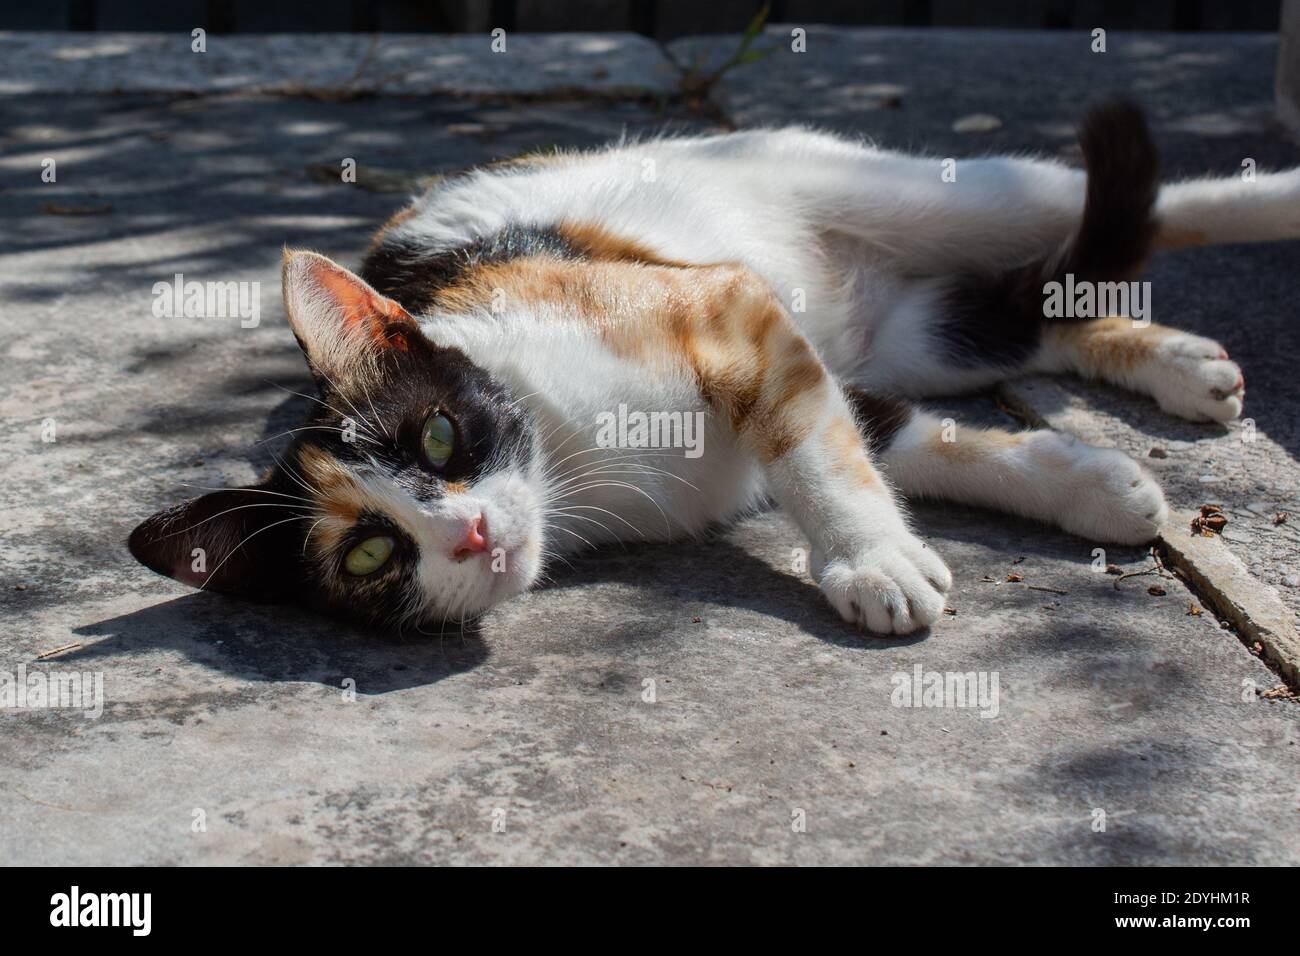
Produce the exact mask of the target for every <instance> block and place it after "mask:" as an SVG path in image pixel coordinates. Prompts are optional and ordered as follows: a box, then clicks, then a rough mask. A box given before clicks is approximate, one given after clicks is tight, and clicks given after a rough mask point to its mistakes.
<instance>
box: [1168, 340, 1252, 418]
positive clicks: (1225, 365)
mask: <svg viewBox="0 0 1300 956" xmlns="http://www.w3.org/2000/svg"><path fill="white" fill-rule="evenodd" d="M1149 376H1150V383H1149V384H1150V387H1151V393H1152V395H1154V396H1155V399H1156V401H1157V402H1158V403H1159V405H1160V407H1161V408H1163V409H1164V410H1165V411H1167V412H1169V413H1170V414H1171V415H1177V416H1178V417H1180V418H1186V419H1188V420H1189V421H1194V422H1229V421H1232V420H1234V419H1235V418H1237V417H1238V416H1240V415H1241V409H1242V403H1243V400H1244V399H1245V395H1246V381H1245V378H1244V377H1243V376H1242V374H1241V367H1240V366H1239V365H1237V363H1236V362H1234V361H1232V360H1231V359H1229V358H1228V353H1227V352H1226V351H1224V349H1223V346H1221V345H1219V343H1217V342H1215V341H1214V340H1213V339H1207V338H1202V337H1201V336H1199V335H1189V334H1187V333H1186V332H1178V333H1175V334H1173V335H1171V336H1170V337H1169V338H1167V339H1165V340H1164V341H1163V342H1161V343H1160V345H1159V347H1158V348H1157V350H1156V355H1155V361H1154V362H1153V363H1152V364H1151V366H1150V370H1149Z"/></svg>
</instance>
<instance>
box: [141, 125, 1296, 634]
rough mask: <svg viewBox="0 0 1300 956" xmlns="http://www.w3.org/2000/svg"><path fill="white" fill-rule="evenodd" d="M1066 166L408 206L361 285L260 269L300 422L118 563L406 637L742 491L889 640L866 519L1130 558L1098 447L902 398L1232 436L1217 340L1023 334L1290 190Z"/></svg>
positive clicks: (765, 165) (764, 163)
mask: <svg viewBox="0 0 1300 956" xmlns="http://www.w3.org/2000/svg"><path fill="white" fill-rule="evenodd" d="M1080 144H1081V146H1082V151H1083V158H1084V165H1085V170H1083V171H1080V170H1076V169H1072V168H1069V167H1067V166H1065V165H1062V164H1060V163H1057V162H1053V161H1049V160H1036V159H1028V158H1011V157H1005V158H981V159H969V160H963V161H961V162H960V163H958V164H957V167H956V172H957V175H956V179H955V181H948V180H950V179H951V178H952V177H951V176H944V175H943V171H944V166H943V163H942V162H941V161H940V160H938V159H931V158H924V157H915V156H907V155H902V154H898V153H893V152H888V151H884V150H880V149H877V148H874V147H872V146H868V145H862V144H859V143H853V142H849V141H846V140H844V139H841V138H838V137H835V136H830V135H826V134H822V133H817V132H811V131H808V130H806V129H784V130H775V131H754V132H739V133H732V134H727V135H718V136H704V137H698V138H684V139H662V140H655V141H651V142H644V143H637V144H623V145H618V146H614V147H610V148H607V149H604V150H601V151H597V152H593V153H585V154H577V155H563V154H561V155H555V156H547V157H537V158H534V159H529V160H525V161H516V162H513V163H509V164H505V165H502V166H497V167H489V168H486V169H481V170H477V171H473V172H470V173H468V174H466V175H463V176H461V177H458V178H454V179H451V180H449V181H446V182H443V183H441V184H438V185H436V186H435V187H434V188H432V189H431V190H430V191H429V192H428V193H427V194H425V195H423V196H422V197H420V198H418V199H416V200H415V201H414V202H413V203H412V204H411V205H410V206H409V207H408V208H406V209H404V210H403V211H402V212H400V213H398V214H397V215H396V216H394V217H393V219H392V220H390V221H389V222H388V223H387V224H386V225H385V226H384V227H383V228H382V229H381V230H380V232H379V233H378V235H377V236H376V237H375V239H374V241H373V244H372V245H371V247H370V250H369V252H368V254H367V255H366V256H365V259H364V261H363V263H362V265H361V269H360V273H359V275H354V274H353V273H351V272H349V271H348V270H346V269H344V268H343V267H341V266H339V265H336V264H335V263H334V262H332V261H330V260H329V259H327V258H325V257H323V256H320V255H317V254H315V253H311V252H293V251H286V253H285V256H284V265H283V292H284V304H285V310H286V312H287V314H288V319H289V324H290V327H291V328H292V329H293V332H294V335H295V337H296V338H297V340H298V344H299V345H300V346H301V348H302V350H303V352H304V353H305V355H306V358H307V363H308V365H309V367H310V369H311V372H312V374H313V376H314V378H315V380H316V384H317V386H318V388H319V398H318V399H317V400H316V401H315V406H314V409H315V411H314V413H313V415H312V417H311V419H310V420H309V421H308V422H307V423H306V425H305V426H304V427H303V428H301V429H296V430H295V433H294V437H293V442H292V444H291V446H290V447H289V448H288V449H287V451H286V452H285V453H284V454H283V456H282V457H281V458H280V459H278V464H277V465H276V467H275V468H273V469H272V470H271V472H270V474H269V475H268V476H267V477H266V479H265V480H264V481H262V482H261V483H259V484H257V485H254V486H252V487H248V488H233V489H229V490H224V491H217V492H215V493H212V494H208V495H205V496H203V497H201V498H198V499H196V500H193V501H190V502H187V503H185V504H181V505H179V506H177V507H175V508H172V509H170V510H168V511H164V512H162V513H160V514H157V515H154V516H153V517H152V518H150V519H148V520H147V521H145V522H144V523H143V524H141V525H140V526H139V527H138V528H136V529H135V531H134V533H133V534H132V535H131V538H130V548H131V551H132V553H133V554H134V555H135V556H136V557H137V558H138V559H139V560H140V561H142V562H143V563H144V564H146V565H148V566H149V567H150V568H153V569H154V570H156V571H158V572H160V573H162V574H166V575H170V576H172V577H174V578H176V579H178V580H180V581H183V582H185V583H187V584H192V585H195V586H198V587H206V588H209V589H211V590H216V591H222V592H228V593H233V594H239V595H246V596H250V597H257V598H269V599H290V598H293V599H298V600H303V601H306V602H308V603H311V604H314V605H321V606H324V607H326V608H329V609H332V610H335V611H338V612H341V613H345V614H349V615H354V616H360V617H361V618H364V619H367V620H369V621H372V622H375V623H377V624H380V625H385V626H389V627H396V628H399V629H400V628H414V629H419V630H428V629H433V628H437V627H438V626H439V625H440V624H445V623H446V622H448V621H463V620H464V619H465V618H467V617H469V616H473V615H477V614H479V613H481V612H483V611H485V610H487V609H488V608H490V607H491V606H493V605H494V604H496V603H498V602H500V601H503V600H505V599H507V598H509V597H511V596H513V595H517V594H519V593H521V592H523V591H525V590H527V589H528V588H529V587H530V586H532V585H533V584H534V583H535V582H536V581H537V580H538V578H539V575H541V574H542V572H543V568H544V566H545V565H546V564H547V562H548V561H549V560H551V559H553V558H559V557H562V556H564V555H565V554H568V553H571V552H574V551H578V550H581V549H586V548H590V547H594V546H598V545H601V544H606V543H610V542H616V541H625V540H632V541H640V540H671V539H676V538H681V537H686V536H690V535H692V534H696V533H698V532H700V531H701V530H702V529H704V528H706V527H707V526H709V525H711V524H713V523H715V522H719V521H725V520H727V519H729V518H733V517H734V516H736V515H738V514H741V513H743V512H745V511H746V510H747V509H751V508H753V507H755V506H756V505H758V504H760V503H761V502H762V501H763V500H764V499H765V498H767V497H769V496H770V497H771V498H773V499H775V501H776V502H777V503H778V504H779V505H780V506H781V507H782V508H784V509H785V510H786V511H787V512H788V513H789V515H790V516H791V517H792V518H793V519H794V520H795V521H796V522H797V523H798V525H799V527H800V529H801V530H802V532H803V533H804V534H805V535H806V536H807V537H808V538H809V540H810V542H811V548H812V550H811V559H810V564H811V568H810V570H811V572H812V576H813V577H814V579H815V580H816V581H817V583H818V585H819V586H820V588H821V591H822V592H823V594H824V595H825V596H826V598H827V600H829V601H830V603H831V604H832V605H833V606H834V607H835V609H836V610H837V611H838V612H839V613H840V614H841V615H842V616H843V617H844V618H845V619H846V620H848V621H852V622H855V623H856V624H858V625H859V626H861V627H863V628H865V629H867V630H870V631H873V632H877V633H882V634H891V633H892V634H906V633H909V632H911V631H914V630H916V629H918V628H922V627H925V626H926V625H928V624H930V623H931V622H933V621H934V620H935V618H936V617H938V616H939V615H940V614H941V613H942V611H943V608H944V595H945V593H946V592H947V590H948V588H949V587H950V585H951V583H952V577H951V575H950V574H949V571H948V568H947V567H946V566H945V565H944V562H943V561H942V559H941V558H940V557H939V556H938V555H937V554H936V553H935V552H934V551H933V550H932V549H930V548H929V547H927V545H926V544H925V543H924V542H923V541H922V540H921V539H920V538H918V537H917V536H916V535H915V534H913V533H912V531H911V530H910V529H909V527H908V522H907V518H906V516H905V514H904V511H903V508H902V506H901V504H900V500H899V496H900V495H903V496H908V497H910V496H919V497H934V498H941V499H946V500H950V501H956V502H961V503H965V504H969V505H976V506H982V507H987V508H995V509H1000V510H1003V511H1009V512H1013V513H1015V514H1017V515H1022V516H1025V517H1028V518H1032V519H1038V520H1040V521H1046V522H1050V523H1052V524H1056V525H1058V526H1060V527H1062V528H1064V529H1066V530H1067V531H1070V532H1073V533H1075V534H1077V535H1080V536H1082V537H1083V538H1086V539H1088V540H1089V541H1094V542H1116V543H1123V544H1139V543H1142V542H1146V541H1149V540H1151V539H1152V538H1153V537H1154V536H1155V534H1156V530H1157V528H1159V527H1160V524H1161V522H1162V521H1163V520H1164V519H1165V517H1166V513H1167V509H1166V505H1165V501H1164V497H1163V495H1162V493H1161V491H1160V488H1159V487H1158V486H1157V484H1156V483H1155V482H1154V481H1153V480H1152V478H1151V477H1150V475H1148V474H1147V473H1146V472H1145V471H1144V470H1143V469H1142V468H1141V467H1139V466H1138V465H1137V464H1136V463H1135V462H1134V461H1132V460H1131V459H1130V458H1128V457H1127V456H1126V455H1124V454H1123V453H1121V452H1119V451H1116V450H1112V449H1104V448H1096V447H1091V446H1089V445H1086V444H1084V443H1082V442H1080V441H1077V440H1076V439H1074V438H1072V437H1070V436H1068V435H1063V434H1060V433H1057V432H1054V431H1050V430H1033V431H1020V432H1012V431H1001V430H981V429H975V428H966V427H958V428H957V429H956V432H955V435H945V434H944V428H943V424H942V422H941V421H940V420H939V419H937V418H936V417H935V416H934V415H932V414H929V413H927V412H925V411H922V410H920V409H919V408H916V407H913V406H911V405H909V404H907V402H906V399H908V398H923V397H926V396H934V395H942V394H950V393H955V392H961V391H967V390H971V389H979V388H983V387H987V386H990V385H992V384H994V383H996V382H997V381H999V380H1000V379H1003V378H1006V377H1008V376H1014V375H1018V374H1022V373H1045V372H1046V373H1051V372H1072V373H1074V374H1077V375H1083V376H1087V377H1090V378H1096V379H1101V380H1104V381H1107V382H1112V383H1114V384H1116V385H1120V386H1122V387H1124V388H1127V389H1130V390H1133V391H1137V392H1142V393H1144V394H1147V395H1149V396H1151V397H1153V398H1154V399H1155V400H1156V401H1157V402H1158V403H1159V405H1160V406H1161V408H1163V409H1165V410H1166V411H1168V412H1171V413H1173V414H1175V415H1179V416H1182V417H1184V418H1188V419H1192V420H1196V421H1217V422H1226V421H1230V420H1232V419H1235V418H1236V417H1237V416H1238V415H1239V414H1240V412H1241V409H1242V399H1243V395H1244V391H1243V381H1242V375H1241V370H1240V369H1239V368H1238V367H1237V365H1236V364H1234V363H1233V362H1232V361H1231V360H1229V358H1228V356H1227V354H1226V353H1225V352H1224V350H1223V349H1222V348H1221V347H1220V346H1219V345H1218V344H1216V343H1215V342H1213V341H1210V340H1209V339H1205V338H1201V337H1199V336H1196V335H1190V334H1187V333H1184V332H1178V331H1176V330H1174V329H1171V328H1167V327H1165V326H1162V325H1156V324H1147V323H1143V322H1135V321H1133V320H1132V319H1130V318H1127V317H1124V316H1121V315H1103V316H1100V317H1097V318H1079V317H1075V318H1064V317H1053V316H1049V315H1046V314H1045V313H1047V312H1049V311H1051V310H1049V309H1047V308H1046V307H1045V289H1046V288H1047V286H1048V285H1049V284H1050V283H1052V282H1056V281H1066V280H1068V281H1069V282H1071V283H1073V284H1074V286H1076V287H1077V286H1078V285H1079V284H1080V283H1102V282H1120V281H1128V280H1132V279H1133V278H1134V277H1135V276H1136V275H1137V274H1138V270H1139V269H1140V268H1141V266H1142V265H1143V262H1144V260H1145V259H1146V257H1147V255H1148V254H1149V252H1150V251H1151V250H1152V249H1153V248H1158V247H1172V246H1177V245H1181V244H1188V243H1215V242H1240V241H1256V240H1272V239H1290V238H1296V237H1300V170H1292V171H1289V172H1286V173H1281V174H1260V175H1258V176H1257V178H1256V179H1255V180H1254V181H1253V182H1249V183H1247V182H1243V181H1241V180H1239V179H1236V178H1232V179H1223V180H1219V181H1211V180H1205V181H1194V182H1184V183H1178V184H1173V185H1165V186H1160V185H1159V182H1158V161H1157V154H1156V149H1155V147H1154V145H1153V143H1152V140H1151V137H1150V135H1149V133H1148V131H1147V127H1146V124H1145V121H1144V119H1143V117H1142V114H1141V112H1140V111H1139V110H1138V109H1137V108H1136V107H1135V106H1132V105H1131V104H1126V103H1115V104H1109V105H1105V106H1101V107H1097V108H1094V109H1093V110H1091V111H1090V112H1089V113H1088V114H1087V116H1086V118H1085V119H1084V121H1083V123H1082V124H1081V127H1080ZM620 410H622V411H620ZM627 410H632V411H633V412H640V413H642V414H643V415H653V414H654V413H667V414H665V415H664V417H663V420H664V421H669V420H672V421H680V420H681V416H691V420H692V421H698V422H700V423H701V432H700V434H699V435H698V436H697V439H698V441H699V454H697V455H694V456H692V455H688V454H684V453H683V449H681V448H675V447H662V445H663V442H660V443H659V445H658V446H656V447H641V444H642V443H634V445H635V447H628V444H627V443H622V444H620V442H618V441H610V440H608V435H606V438H605V440H602V439H601V429H602V427H604V425H603V424H602V423H607V422H608V420H609V416H611V415H613V414H615V413H619V414H623V413H624V412H626V411H627ZM674 415H675V416H677V418H675V419H674V418H673V417H672V416H674ZM666 433H669V434H671V433H672V432H671V429H669V430H668V431H667V432H666ZM948 438H955V440H945V439H948Z"/></svg>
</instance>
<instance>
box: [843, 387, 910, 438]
mask: <svg viewBox="0 0 1300 956" xmlns="http://www.w3.org/2000/svg"><path fill="white" fill-rule="evenodd" d="M844 397H845V398H847V399H848V400H849V404H850V405H852V406H853V410H854V412H856V418H857V420H858V428H859V430H861V432H862V436H863V437H864V438H865V439H866V440H867V442H868V444H869V445H870V446H871V449H872V450H873V451H877V452H879V451H884V450H885V449H886V448H888V447H889V446H890V445H891V444H892V443H893V441H894V436H895V435H897V434H898V432H899V430H900V429H902V427H903V426H904V425H906V424H907V423H908V421H909V420H910V419H911V417H912V408H911V406H909V405H908V404H907V403H906V402H900V401H899V400H898V399H896V398H889V397H887V396H885V395H875V394H873V393H871V392H864V391H863V390H862V389H860V388H855V387H853V386H849V387H848V388H845V389H844Z"/></svg>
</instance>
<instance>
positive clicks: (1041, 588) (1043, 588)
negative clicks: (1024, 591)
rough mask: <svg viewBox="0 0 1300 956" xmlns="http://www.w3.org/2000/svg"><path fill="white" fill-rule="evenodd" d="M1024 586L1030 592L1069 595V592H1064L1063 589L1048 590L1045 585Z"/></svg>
mask: <svg viewBox="0 0 1300 956" xmlns="http://www.w3.org/2000/svg"><path fill="white" fill-rule="evenodd" d="M1025 586H1026V587H1027V588H1029V590H1031V591H1051V592H1052V593H1053V594H1069V593H1070V592H1069V591H1066V590H1065V589H1063V588H1049V587H1047V586H1045V585H1042V584H1027V585H1025Z"/></svg>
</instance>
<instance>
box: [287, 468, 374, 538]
mask: <svg viewBox="0 0 1300 956" xmlns="http://www.w3.org/2000/svg"><path fill="white" fill-rule="evenodd" d="M298 466H299V467H300V468H301V469H302V477H303V479H304V480H305V482H306V484H307V485H309V486H310V487H312V488H314V489H315V492H316V494H315V498H316V506H317V508H318V509H319V510H320V517H321V518H323V519H325V520H323V521H321V522H320V524H319V526H318V527H317V529H316V531H315V533H314V535H313V541H312V542H310V543H311V544H313V545H315V546H316V547H317V549H318V551H319V552H321V553H329V552H331V551H333V550H334V549H335V548H337V547H338V545H339V544H340V543H341V542H342V540H343V537H344V536H345V535H346V534H347V532H348V531H349V530H350V529H351V528H352V526H353V525H355V524H356V523H357V521H358V519H359V518H360V516H361V513H362V512H363V511H364V510H365V509H366V507H367V505H368V503H369V499H368V497H367V495H366V494H365V492H364V491H363V490H362V488H361V486H360V484H359V483H358V482H357V480H356V478H355V477H353V475H352V474H351V472H349V471H348V470H347V469H346V468H344V467H343V465H342V464H340V463H339V462H338V461H337V460H336V459H335V458H334V457H333V456H331V455H330V454H328V453H327V452H324V451H322V450H320V449H319V448H314V447H312V446H311V445H303V446H302V447H300V448H299V450H298Z"/></svg>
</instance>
